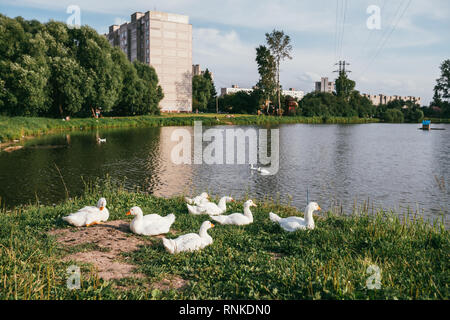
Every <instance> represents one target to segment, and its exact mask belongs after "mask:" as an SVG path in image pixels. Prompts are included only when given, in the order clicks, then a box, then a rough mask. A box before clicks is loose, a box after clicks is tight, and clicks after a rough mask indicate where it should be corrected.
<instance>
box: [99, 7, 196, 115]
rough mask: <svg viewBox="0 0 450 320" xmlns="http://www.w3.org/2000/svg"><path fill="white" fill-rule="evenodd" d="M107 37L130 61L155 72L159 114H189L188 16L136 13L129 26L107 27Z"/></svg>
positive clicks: (190, 54)
mask: <svg viewBox="0 0 450 320" xmlns="http://www.w3.org/2000/svg"><path fill="white" fill-rule="evenodd" d="M106 37H107V39H108V40H109V43H110V44H111V45H112V46H115V47H120V49H121V50H122V51H123V52H124V53H125V54H126V56H127V57H128V59H129V60H130V61H135V60H138V61H141V62H143V63H146V64H148V65H151V66H153V67H154V68H155V70H156V73H157V75H158V79H159V83H160V85H161V87H162V89H163V91H164V99H163V100H162V101H161V102H160V108H161V111H163V112H181V111H185V112H186V111H188V112H190V111H192V25H191V24H189V17H188V16H184V15H179V14H172V13H165V12H157V11H147V12H146V13H142V12H135V13H133V14H132V15H131V22H127V23H124V24H122V25H120V26H118V25H112V26H110V27H109V33H108V34H107V35H106Z"/></svg>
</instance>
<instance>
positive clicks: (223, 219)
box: [211, 200, 256, 226]
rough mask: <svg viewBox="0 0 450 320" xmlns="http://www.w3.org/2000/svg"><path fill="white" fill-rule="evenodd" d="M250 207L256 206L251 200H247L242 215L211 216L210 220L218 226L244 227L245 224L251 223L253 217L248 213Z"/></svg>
mask: <svg viewBox="0 0 450 320" xmlns="http://www.w3.org/2000/svg"><path fill="white" fill-rule="evenodd" d="M250 207H256V204H254V203H253V200H248V201H247V202H245V203H244V214H242V213H233V214H230V215H228V216H214V217H213V216H212V217H211V219H213V220H214V221H217V222H219V223H220V224H230V225H236V226H245V225H247V224H251V223H253V215H252V212H251V211H250Z"/></svg>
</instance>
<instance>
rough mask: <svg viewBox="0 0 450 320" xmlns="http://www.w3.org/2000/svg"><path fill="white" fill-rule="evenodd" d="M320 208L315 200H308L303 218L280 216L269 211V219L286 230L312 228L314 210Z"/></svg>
mask: <svg viewBox="0 0 450 320" xmlns="http://www.w3.org/2000/svg"><path fill="white" fill-rule="evenodd" d="M317 210H319V211H320V210H322V209H321V208H320V207H319V205H318V204H317V203H316V202H310V203H309V204H308V205H307V206H306V208H305V218H300V217H288V218H280V217H279V216H278V215H276V214H275V213H273V212H270V213H269V217H270V220H272V221H273V222H276V223H278V224H279V225H280V226H281V228H283V229H284V230H286V231H288V232H294V231H296V230H306V229H311V230H312V229H314V227H315V225H314V219H313V213H314V211H317Z"/></svg>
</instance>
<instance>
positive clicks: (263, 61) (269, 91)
mask: <svg viewBox="0 0 450 320" xmlns="http://www.w3.org/2000/svg"><path fill="white" fill-rule="evenodd" d="M256 63H257V64H258V72H259V81H258V83H257V84H256V87H257V88H258V89H259V90H260V91H261V96H262V98H263V100H272V98H273V97H274V96H275V91H276V87H277V81H276V74H277V64H276V61H275V57H274V56H273V55H272V54H271V53H270V50H269V49H267V47H265V46H259V47H258V48H256Z"/></svg>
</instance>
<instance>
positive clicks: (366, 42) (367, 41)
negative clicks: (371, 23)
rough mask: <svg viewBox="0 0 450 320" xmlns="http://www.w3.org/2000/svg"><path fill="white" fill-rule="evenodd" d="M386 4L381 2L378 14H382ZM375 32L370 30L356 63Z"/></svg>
mask: <svg viewBox="0 0 450 320" xmlns="http://www.w3.org/2000/svg"><path fill="white" fill-rule="evenodd" d="M387 3H388V1H387V0H384V1H383V5H382V6H381V9H380V14H383V12H384V8H385V7H386V4H387ZM375 30H377V29H375V28H373V29H371V30H370V33H369V36H368V37H367V38H366V41H365V42H364V44H363V45H362V50H361V53H360V55H359V56H358V57H357V58H356V62H359V60H361V58H362V56H363V55H364V52H365V50H364V49H365V48H366V46H367V45H368V44H369V43H370V41H371V40H372V36H373V35H374V34H375ZM354 64H355V62H354Z"/></svg>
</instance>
